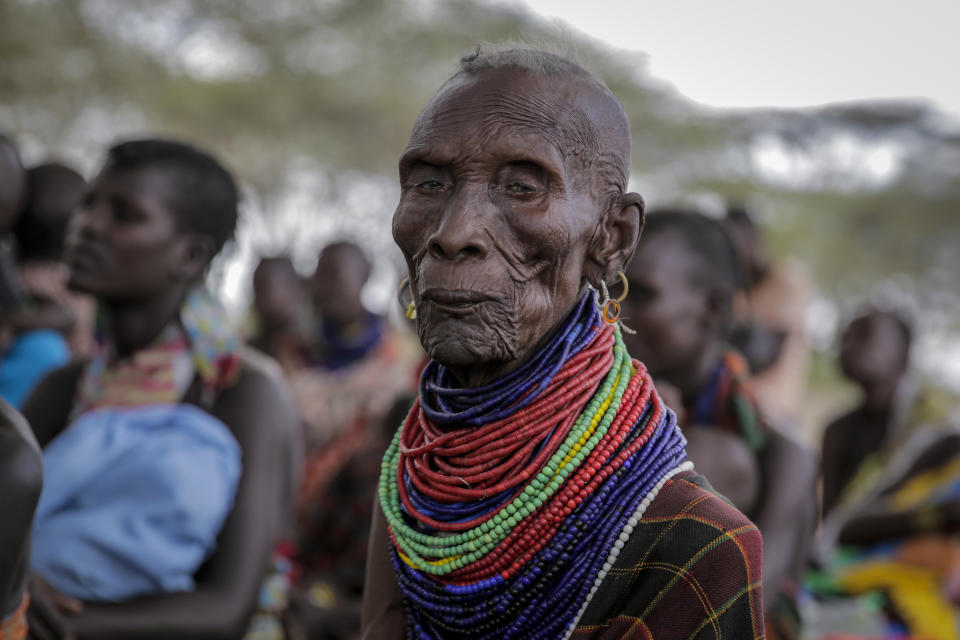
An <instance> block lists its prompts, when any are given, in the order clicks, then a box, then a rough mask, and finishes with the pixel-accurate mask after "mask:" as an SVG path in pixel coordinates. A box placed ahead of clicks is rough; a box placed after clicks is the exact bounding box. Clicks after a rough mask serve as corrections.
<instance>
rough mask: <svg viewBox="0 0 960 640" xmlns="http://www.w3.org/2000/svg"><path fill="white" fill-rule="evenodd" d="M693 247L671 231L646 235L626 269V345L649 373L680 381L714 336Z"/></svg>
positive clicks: (705, 293)
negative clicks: (696, 274) (628, 332)
mask: <svg viewBox="0 0 960 640" xmlns="http://www.w3.org/2000/svg"><path fill="white" fill-rule="evenodd" d="M693 268H694V264H693V259H692V258H691V257H690V255H689V250H688V249H687V248H686V246H684V243H683V241H682V240H680V239H678V238H677V237H676V236H675V235H674V234H673V233H670V232H667V233H659V234H656V235H654V236H651V237H646V236H644V237H643V238H642V239H641V241H640V245H639V246H638V247H637V252H636V254H635V255H634V256H633V260H632V261H631V262H630V265H629V268H628V269H627V280H628V281H629V282H630V293H629V295H628V296H627V299H626V301H624V303H623V315H622V317H623V321H624V324H626V325H627V326H628V327H630V328H631V329H633V330H635V331H636V332H637V333H636V335H624V340H625V342H626V345H627V349H628V351H629V352H630V355H632V356H633V357H634V358H637V359H638V360H640V361H641V362H643V363H644V364H645V365H646V366H647V369H648V370H649V371H650V373H651V375H653V376H654V377H660V378H663V379H665V380H667V381H668V382H671V383H673V384H680V380H682V378H683V377H684V376H685V373H686V369H687V367H689V366H691V364H693V363H695V362H696V361H697V358H698V356H699V355H700V354H701V353H702V352H703V349H704V348H705V347H706V345H707V344H708V342H709V340H712V339H713V336H711V335H709V333H710V332H709V330H708V329H707V327H708V326H709V323H708V314H709V304H708V296H707V292H706V291H705V290H704V289H703V288H700V287H697V286H695V283H694V282H693V278H692V277H691V275H692V272H693Z"/></svg>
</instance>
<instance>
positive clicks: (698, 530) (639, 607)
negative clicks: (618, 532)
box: [572, 472, 765, 640]
mask: <svg viewBox="0 0 960 640" xmlns="http://www.w3.org/2000/svg"><path fill="white" fill-rule="evenodd" d="M762 548H763V546H762V540H761V537H760V531H759V530H758V529H757V527H756V526H755V525H754V524H753V523H752V522H750V520H748V519H747V517H746V516H744V515H743V514H742V513H740V512H739V511H737V509H736V508H735V507H733V506H732V505H730V503H728V502H727V501H726V500H724V499H723V498H721V497H720V496H719V495H718V494H717V493H715V492H714V491H713V488H712V487H710V485H709V484H708V483H707V481H706V479H705V478H703V477H702V476H699V475H697V474H696V473H693V472H687V473H682V474H678V475H677V476H676V477H674V478H672V479H671V480H669V481H667V483H666V484H664V486H663V488H662V489H661V490H660V493H659V494H657V497H656V498H655V499H654V500H653V502H651V503H650V506H649V507H648V508H647V511H646V512H645V513H644V514H643V518H641V520H640V524H639V526H637V527H636V528H635V529H634V530H633V533H632V534H631V535H630V539H629V541H628V542H627V544H626V546H625V547H624V548H623V550H622V551H621V552H620V556H619V557H618V558H617V562H616V563H615V564H614V566H613V568H612V569H611V570H610V572H609V573H608V574H607V577H606V579H605V580H604V581H603V583H602V584H601V586H600V588H599V589H598V590H597V593H596V594H595V595H594V598H593V600H592V601H591V602H590V605H589V607H588V608H587V610H586V612H585V613H584V616H583V618H581V620H580V623H579V624H578V625H577V628H576V630H575V631H574V633H573V636H572V637H573V639H574V640H587V639H588V638H589V639H590V640H598V639H602V640H612V639H614V638H617V639H621V638H622V639H625V640H626V639H629V640H720V639H721V638H722V639H724V640H751V639H753V640H759V639H761V638H765V635H764V625H763V603H762V601H761V579H760V576H761V556H762Z"/></svg>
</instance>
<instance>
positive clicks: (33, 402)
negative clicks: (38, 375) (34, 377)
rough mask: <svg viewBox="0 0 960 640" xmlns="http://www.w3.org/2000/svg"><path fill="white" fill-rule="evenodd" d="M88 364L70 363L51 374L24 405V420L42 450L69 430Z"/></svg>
mask: <svg viewBox="0 0 960 640" xmlns="http://www.w3.org/2000/svg"><path fill="white" fill-rule="evenodd" d="M85 365H86V363H85V362H79V361H78V362H71V363H70V364H68V365H66V366H63V367H60V368H59V369H54V370H53V371H51V372H50V373H48V374H47V375H46V376H45V377H44V378H43V379H42V380H40V382H39V383H37V386H36V387H34V389H33V391H32V392H31V393H30V395H29V396H28V397H27V399H26V401H25V402H24V403H23V416H24V417H25V418H26V419H27V422H29V423H30V428H31V429H33V433H34V435H35V436H36V437H37V442H38V443H39V445H40V448H41V449H45V448H46V446H47V445H48V444H50V441H51V440H53V439H54V438H56V437H57V435H58V434H59V433H60V432H61V431H63V430H64V429H65V428H66V427H67V420H68V419H69V416H70V409H71V408H72V407H73V401H74V399H75V396H76V392H77V382H78V381H79V379H80V374H81V373H83V368H84V366H85Z"/></svg>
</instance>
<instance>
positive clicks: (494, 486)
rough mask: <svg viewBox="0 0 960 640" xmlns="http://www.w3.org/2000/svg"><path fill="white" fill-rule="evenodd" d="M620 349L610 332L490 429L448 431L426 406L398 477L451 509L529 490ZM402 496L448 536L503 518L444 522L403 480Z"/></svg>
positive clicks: (404, 440)
mask: <svg viewBox="0 0 960 640" xmlns="http://www.w3.org/2000/svg"><path fill="white" fill-rule="evenodd" d="M613 342H614V335H613V331H612V330H604V331H602V332H601V333H600V335H598V337H597V339H596V340H595V341H594V342H593V343H592V344H591V345H590V347H589V348H588V349H584V350H583V351H581V352H580V353H578V354H577V355H576V356H574V357H573V358H571V360H570V362H569V363H567V366H565V367H564V368H563V370H561V371H560V372H559V373H558V374H557V376H556V377H555V379H554V380H553V381H552V382H551V384H550V386H549V387H548V388H547V391H546V392H544V393H542V394H540V396H539V398H538V399H537V400H536V401H534V402H533V403H532V404H530V405H529V406H527V407H525V408H524V409H522V410H520V411H518V412H517V413H516V414H514V415H512V416H510V417H508V418H505V419H503V420H499V421H497V422H494V423H491V424H489V425H485V426H483V427H477V428H469V429H458V430H456V431H444V430H442V429H440V428H438V427H437V426H435V425H433V424H431V422H430V421H429V420H427V419H426V417H425V416H424V415H423V412H422V411H421V410H419V405H418V406H417V407H415V409H414V411H412V412H411V413H410V415H409V416H408V418H407V422H406V424H405V425H404V428H403V431H402V436H401V442H400V451H401V460H402V465H401V467H400V468H399V469H398V474H403V472H404V471H405V472H406V476H407V478H409V480H410V482H411V484H412V485H413V486H414V487H415V488H416V489H417V491H419V492H421V493H423V494H424V495H426V496H429V497H430V498H432V499H434V500H441V501H445V502H457V501H467V500H477V499H485V498H487V497H489V496H491V495H496V494H498V493H501V492H503V491H507V490H509V489H512V488H515V487H518V486H520V485H522V484H524V483H525V482H526V481H527V480H529V479H530V478H531V477H533V475H534V474H536V473H537V472H539V471H540V469H541V468H542V467H543V464H544V463H545V462H546V461H547V460H548V459H549V458H550V456H552V455H553V453H554V452H555V451H556V450H557V447H559V446H560V443H561V442H563V440H564V438H566V436H567V434H568V433H569V431H570V428H571V427H572V426H573V423H574V422H576V420H577V418H578V417H579V415H580V413H581V412H582V411H583V408H584V407H585V406H586V404H587V402H589V400H590V398H591V397H592V396H593V394H594V393H595V392H596V389H597V387H598V386H599V384H600V381H601V380H602V378H603V375H604V374H605V373H606V371H607V370H608V369H609V368H610V365H611V363H612V361H613V351H612V346H613ZM548 436H549V437H548ZM544 438H547V440H546V442H545V443H544V444H543V446H542V447H541V449H540V451H539V452H537V453H536V455H533V452H534V450H535V449H536V447H537V446H538V445H539V444H540V443H541V442H542V441H543V439H544ZM398 490H399V494H400V499H401V501H402V503H403V506H404V509H405V510H406V511H407V513H409V514H411V515H413V516H414V517H415V518H416V519H417V520H418V521H420V522H422V523H424V524H426V525H428V526H430V527H433V528H435V529H437V530H440V531H466V530H468V529H471V528H473V527H476V526H478V525H479V524H481V523H482V522H484V521H486V520H489V519H490V518H492V517H493V515H494V513H495V511H493V512H490V513H487V514H484V515H482V516H480V517H478V518H475V519H473V520H470V521H466V522H441V521H439V520H436V519H434V518H431V517H429V516H427V515H426V514H423V513H421V512H420V511H418V510H417V509H416V507H415V506H414V504H413V503H412V501H411V500H410V497H409V494H408V492H407V490H406V486H405V484H404V482H403V481H402V475H400V476H398Z"/></svg>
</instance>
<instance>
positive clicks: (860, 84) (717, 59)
mask: <svg viewBox="0 0 960 640" xmlns="http://www.w3.org/2000/svg"><path fill="white" fill-rule="evenodd" d="M506 1H507V2H517V3H522V4H526V5H528V6H529V7H531V8H532V9H533V10H534V11H536V12H537V13H540V14H542V15H544V16H547V17H554V18H560V19H561V20H563V21H565V22H567V23H569V24H570V25H572V26H574V27H576V28H577V29H579V30H581V31H583V32H586V33H587V34H589V35H591V36H594V37H595V38H598V39H600V40H603V41H605V42H607V43H609V44H611V45H613V46H615V47H623V48H627V49H635V50H639V51H644V52H646V53H647V54H649V56H650V71H651V72H652V74H653V75H654V76H656V77H658V78H661V79H663V80H666V81H668V82H669V83H671V84H673V85H674V86H675V87H676V88H677V89H678V90H679V91H680V92H681V93H683V94H685V95H686V96H688V97H690V98H691V99H693V100H696V101H697V102H701V103H704V104H708V105H713V106H718V107H761V106H775V107H801V106H812V105H819V104H824V103H828V102H837V101H845V100H857V99H863V98H898V97H922V98H927V99H929V100H932V101H933V102H934V103H935V104H937V105H938V106H940V107H941V108H943V109H945V110H947V111H949V112H950V113H952V114H953V115H954V116H956V117H958V118H960V0H832V1H830V0H791V1H790V2H784V1H774V0H736V1H735V2H723V1H721V0H657V1H651V0H619V1H618V0H506Z"/></svg>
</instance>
